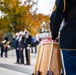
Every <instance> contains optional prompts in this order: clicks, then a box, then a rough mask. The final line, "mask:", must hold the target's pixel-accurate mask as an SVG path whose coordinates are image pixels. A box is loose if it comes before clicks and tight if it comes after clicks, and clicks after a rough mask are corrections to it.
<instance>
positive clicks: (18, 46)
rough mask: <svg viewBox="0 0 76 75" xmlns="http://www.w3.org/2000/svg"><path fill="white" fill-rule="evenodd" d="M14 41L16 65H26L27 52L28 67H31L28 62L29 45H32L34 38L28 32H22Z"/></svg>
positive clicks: (17, 34)
mask: <svg viewBox="0 0 76 75" xmlns="http://www.w3.org/2000/svg"><path fill="white" fill-rule="evenodd" d="M13 39H14V48H15V50H16V58H17V60H16V63H21V64H24V53H23V51H24V50H25V57H26V65H30V63H29V60H28V58H29V57H28V50H27V47H28V44H30V45H31V44H32V36H31V35H30V34H29V32H28V31H24V32H22V31H20V32H19V33H16V34H15V36H14V37H13Z"/></svg>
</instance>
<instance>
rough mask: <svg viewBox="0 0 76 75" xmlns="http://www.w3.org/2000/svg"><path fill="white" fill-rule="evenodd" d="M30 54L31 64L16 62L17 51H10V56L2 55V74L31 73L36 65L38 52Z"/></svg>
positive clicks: (0, 64)
mask: <svg viewBox="0 0 76 75" xmlns="http://www.w3.org/2000/svg"><path fill="white" fill-rule="evenodd" d="M30 56H31V58H30V63H31V64H30V65H22V64H15V61H16V57H15V51H14V50H11V51H9V52H8V58H5V57H2V58H1V57H0V75H31V74H32V72H33V70H34V67H35V62H36V56H37V54H35V53H30ZM25 63H26V58H25Z"/></svg>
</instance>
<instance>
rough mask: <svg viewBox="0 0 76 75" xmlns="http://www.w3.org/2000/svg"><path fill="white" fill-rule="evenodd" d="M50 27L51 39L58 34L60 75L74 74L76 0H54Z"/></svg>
mask: <svg viewBox="0 0 76 75" xmlns="http://www.w3.org/2000/svg"><path fill="white" fill-rule="evenodd" d="M63 20H64V24H63V26H62V25H61V23H62V21H63ZM60 27H62V28H60ZM50 29H51V34H52V39H53V40H55V39H56V38H57V37H58V36H60V37H59V47H60V49H62V52H61V56H62V62H63V71H62V72H63V73H62V75H76V0H56V2H55V5H54V8H53V11H52V14H51V17H50ZM59 33H60V34H59ZM58 34H59V35H58Z"/></svg>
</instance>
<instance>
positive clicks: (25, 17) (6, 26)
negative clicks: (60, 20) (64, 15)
mask: <svg viewBox="0 0 76 75" xmlns="http://www.w3.org/2000/svg"><path fill="white" fill-rule="evenodd" d="M35 4H36V2H33V0H25V2H24V4H23V5H22V2H21V1H20V0H0V10H1V12H2V13H4V15H3V16H1V18H0V25H1V27H0V30H1V32H9V31H12V32H18V31H20V30H24V28H26V29H27V30H29V31H30V33H31V34H32V35H35V34H36V33H38V32H39V31H40V27H41V26H40V25H41V24H42V22H43V21H44V22H45V23H46V24H48V23H49V16H45V15H42V14H37V13H36V10H34V11H33V12H31V10H32V7H34V5H35Z"/></svg>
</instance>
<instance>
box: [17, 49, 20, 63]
mask: <svg viewBox="0 0 76 75" xmlns="http://www.w3.org/2000/svg"><path fill="white" fill-rule="evenodd" d="M16 62H17V63H19V50H17V49H16Z"/></svg>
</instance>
